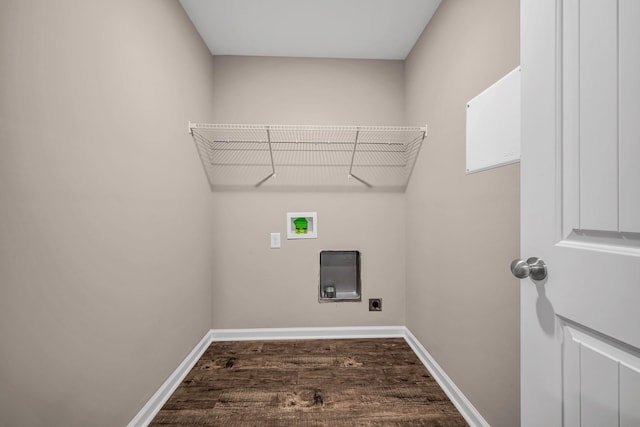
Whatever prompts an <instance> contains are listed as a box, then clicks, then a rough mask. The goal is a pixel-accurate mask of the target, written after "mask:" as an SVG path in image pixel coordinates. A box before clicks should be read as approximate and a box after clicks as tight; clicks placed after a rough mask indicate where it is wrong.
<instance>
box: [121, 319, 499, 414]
mask: <svg viewBox="0 0 640 427" xmlns="http://www.w3.org/2000/svg"><path fill="white" fill-rule="evenodd" d="M338 338H404V339H405V341H407V344H409V346H410V347H411V349H412V350H413V351H414V353H416V355H417V356H418V358H419V359H420V361H421V362H422V364H423V365H424V366H425V367H426V368H427V370H428V371H429V372H430V373H431V375H432V376H433V378H434V379H435V380H436V382H437V383H438V384H439V385H440V387H441V388H442V390H444V392H445V393H446V395H447V396H448V397H449V399H450V400H451V402H453V404H454V405H455V406H456V408H457V409H458V411H460V413H461V414H462V416H463V417H464V419H465V420H466V421H467V422H468V423H469V425H470V426H471V427H490V426H489V424H488V423H487V422H486V421H485V419H484V418H482V416H481V415H480V413H479V412H478V411H477V410H476V409H475V408H474V407H473V405H472V404H471V402H469V400H468V399H467V398H466V397H465V396H464V394H462V392H461V391H460V389H459V388H458V387H457V386H456V385H455V384H454V383H453V381H452V380H451V378H449V376H448V375H447V374H446V373H445V372H444V371H443V370H442V368H441V367H440V365H438V363H436V361H435V360H434V359H433V357H432V356H431V355H430V354H429V352H428V351H427V350H426V349H425V348H424V347H423V346H422V344H420V342H419V341H418V339H417V338H416V337H415V336H414V335H413V334H412V333H411V331H409V329H407V328H406V327H405V326H361V327H330V328H258V329H211V330H210V331H209V332H207V334H206V335H205V336H204V337H203V338H202V340H200V342H199V343H198V344H197V345H196V346H195V348H194V349H193V350H192V351H191V353H189V355H187V357H186V358H185V359H184V361H183V362H182V363H181V364H180V366H178V368H177V369H176V370H175V371H174V372H173V373H172V374H171V375H170V376H169V378H168V379H167V380H166V381H165V382H164V384H162V386H160V388H159V389H158V391H156V393H155V394H154V395H153V396H151V399H149V401H148V402H147V404H146V405H144V407H143V408H142V409H141V410H140V412H138V414H137V415H136V416H135V417H134V418H133V419H132V420H131V422H130V423H129V424H128V426H127V427H145V426H147V425H148V424H149V423H150V422H151V421H152V420H153V418H154V417H155V416H156V414H157V413H158V412H159V411H160V409H161V408H162V406H163V405H164V404H165V403H166V401H167V400H168V399H169V397H170V396H171V394H173V392H174V391H175V389H176V388H178V385H180V383H181V382H182V380H183V379H184V378H185V377H186V376H187V374H188V373H189V371H190V370H191V368H193V366H194V365H195V364H196V362H197V361H198V359H200V357H201V356H202V354H203V353H204V351H205V350H206V349H207V347H209V345H210V344H211V343H212V342H214V341H249V340H293V339H338Z"/></svg>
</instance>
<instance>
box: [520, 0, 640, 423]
mask: <svg viewBox="0 0 640 427" xmlns="http://www.w3.org/2000/svg"><path fill="white" fill-rule="evenodd" d="M521 12H522V18H523V19H522V24H521V30H522V48H521V53H522V102H523V104H522V163H521V180H522V181H521V188H522V191H521V194H522V201H521V206H522V209H521V213H522V234H521V240H522V251H521V254H520V258H528V257H532V256H535V257H540V258H542V259H543V260H544V261H545V262H546V264H547V268H548V277H547V278H546V279H545V280H543V281H534V280H532V279H530V278H528V279H524V280H522V282H521V325H522V326H521V327H522V330H521V333H522V346H521V355H522V376H521V383H522V425H523V426H524V427H528V426H532V427H533V426H535V427H538V426H545V427H555V426H562V425H564V426H574V427H578V426H580V427H586V426H598V427H601V426H624V427H628V426H636V427H637V426H640V417H639V415H638V414H639V412H640V409H638V408H639V407H640V350H639V349H640V327H639V325H640V310H639V309H638V308H637V306H638V301H640V279H639V278H640V26H638V25H637V23H638V22H640V1H637V0H523V1H522V2H521Z"/></svg>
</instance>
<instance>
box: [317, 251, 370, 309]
mask: <svg viewBox="0 0 640 427" xmlns="http://www.w3.org/2000/svg"><path fill="white" fill-rule="evenodd" d="M360 300H361V281H360V252H359V251H322V252H320V289H319V301H320V302H344V301H353V302H358V301H360Z"/></svg>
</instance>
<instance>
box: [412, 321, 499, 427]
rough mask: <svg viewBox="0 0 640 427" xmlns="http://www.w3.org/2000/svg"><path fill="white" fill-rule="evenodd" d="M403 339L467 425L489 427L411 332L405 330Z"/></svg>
mask: <svg viewBox="0 0 640 427" xmlns="http://www.w3.org/2000/svg"><path fill="white" fill-rule="evenodd" d="M404 339H405V340H406V341H407V344H409V347H411V349H412V350H413V352H414V353H415V354H416V355H417V356H418V359H420V361H421V362H422V364H423V365H424V366H425V367H426V368H427V370H428V371H429V372H430V373H431V375H432V376H433V378H434V379H435V380H436V382H437V383H438V385H439V386H440V388H442V390H443V391H444V392H445V394H446V395H447V397H449V400H451V402H452V403H453V404H454V405H455V407H456V408H457V409H458V411H459V412H460V414H462V416H463V417H464V419H465V420H466V421H467V423H469V425H470V426H471V427H491V426H490V425H489V423H488V422H487V421H486V420H485V419H484V418H483V417H482V415H480V412H478V411H477V410H476V408H475V407H474V406H473V405H472V404H471V402H469V400H468V399H467V398H466V397H465V395H464V394H462V391H460V389H459V388H458V386H456V385H455V383H454V382H453V381H452V380H451V378H449V376H448V375H447V374H446V372H445V371H444V370H443V369H442V368H441V367H440V365H438V363H437V362H436V361H435V359H434V358H433V357H432V356H431V355H430V354H429V352H428V351H427V349H426V348H424V346H423V345H422V344H420V341H418V339H417V338H416V337H415V336H414V335H413V334H412V333H411V331H410V330H409V329H407V328H405V337H404Z"/></svg>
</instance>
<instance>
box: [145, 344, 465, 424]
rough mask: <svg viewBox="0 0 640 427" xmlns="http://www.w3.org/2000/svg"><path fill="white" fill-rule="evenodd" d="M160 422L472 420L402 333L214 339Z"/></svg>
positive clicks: (404, 422)
mask: <svg viewBox="0 0 640 427" xmlns="http://www.w3.org/2000/svg"><path fill="white" fill-rule="evenodd" d="M151 425H152V426H166V425H173V426H251V427H255V426H331V427H333V426H440V427H453V426H467V423H466V422H465V421H464V419H463V418H462V416H461V415H460V414H459V413H458V411H457V410H456V408H455V407H454V406H453V404H452V403H451V402H450V401H449V399H448V398H447V396H446V395H445V394H444V392H443V391H442V390H441V389H440V387H439V386H438V384H437V383H436V382H435V380H434V379H433V378H432V377H431V375H430V374H429V372H428V371H427V370H426V369H425V367H424V366H423V365H422V364H421V363H420V360H419V359H418V358H417V356H416V355H415V354H414V353H413V351H412V350H411V348H410V347H409V346H408V345H407V343H406V342H405V341H404V339H402V338H388V339H387V338H385V339H340V340H295V341H239V342H214V343H213V344H211V346H210V347H209V348H208V349H207V350H206V352H205V353H204V355H203V356H202V358H201V359H200V360H199V361H198V362H197V364H196V365H195V366H194V368H193V369H192V370H191V372H189V374H188V375H187V377H186V378H185V380H184V381H183V382H182V384H181V385H180V386H179V387H178V389H176V391H175V393H174V394H173V396H171V398H170V399H169V400H168V401H167V403H166V404H165V405H164V407H163V408H162V410H161V411H160V412H159V413H158V415H157V416H156V417H155V419H154V420H153V422H152V423H151Z"/></svg>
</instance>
